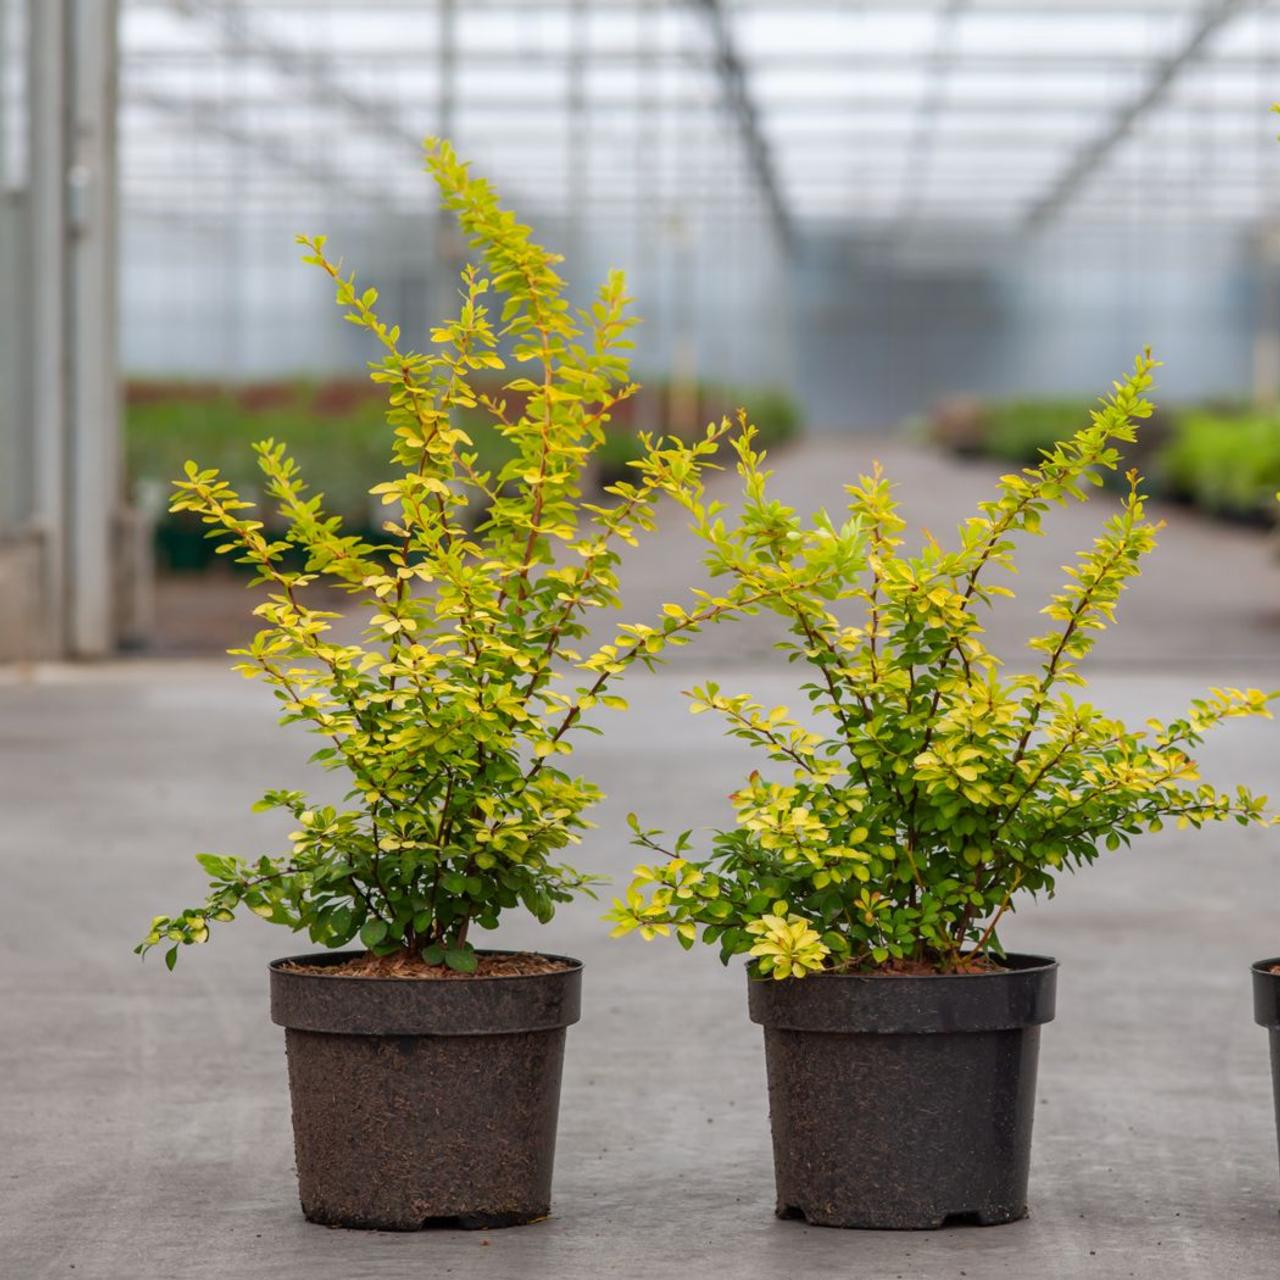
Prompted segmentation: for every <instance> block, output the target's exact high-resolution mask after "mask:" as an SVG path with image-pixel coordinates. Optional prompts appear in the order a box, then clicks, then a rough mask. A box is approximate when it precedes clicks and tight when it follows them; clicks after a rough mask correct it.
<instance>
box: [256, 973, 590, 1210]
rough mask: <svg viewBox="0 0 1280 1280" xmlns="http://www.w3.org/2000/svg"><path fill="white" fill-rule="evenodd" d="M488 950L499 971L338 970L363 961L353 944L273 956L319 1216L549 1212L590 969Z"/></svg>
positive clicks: (310, 1204) (298, 1132) (301, 1166)
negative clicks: (570, 1054)
mask: <svg viewBox="0 0 1280 1280" xmlns="http://www.w3.org/2000/svg"><path fill="white" fill-rule="evenodd" d="M486 959H488V960H490V961H491V962H492V963H490V964H489V965H488V966H487V967H489V968H490V969H491V970H493V969H496V970H498V971H499V972H490V973H486V974H480V973H478V974H477V975H474V976H472V977H470V978H469V979H467V980H447V981H439V980H431V979H422V980H411V979H404V978H395V977H387V976H385V975H384V976H373V977H370V976H351V975H348V976H343V977H338V976H334V975H333V974H332V973H329V972H326V970H332V969H334V968H335V967H337V966H341V965H344V964H346V963H349V962H351V961H353V960H355V961H362V960H363V957H361V956H354V955H352V954H351V953H346V954H342V953H339V954H336V955H335V954H329V955H324V954H322V955H309V956H298V957H293V958H291V959H288V960H281V961H276V962H275V963H274V964H273V965H272V966H271V1016H272V1020H273V1021H274V1022H276V1023H277V1024H279V1025H281V1026H283V1027H284V1028H285V1047H286V1051H287V1054H288V1060H289V1090H290V1095H291V1099H292V1105H293V1129H294V1147H295V1153H296V1157H297V1167H298V1189H299V1193H300V1196H301V1200H302V1209H303V1213H304V1214H305V1215H306V1217H307V1218H308V1219H310V1220H311V1221H312V1222H319V1223H323V1224H325V1225H327V1226H343V1227H358V1228H369V1229H375V1230H385V1231H413V1230H420V1229H422V1228H424V1227H433V1226H444V1227H462V1228H476V1229H483V1228H492V1227H504V1226H515V1225H518V1224H520V1223H525V1222H532V1221H535V1220H536V1219H538V1218H543V1217H546V1215H547V1214H548V1213H549V1212H550V1207H551V1176H552V1167H553V1162H554V1158H555V1138H556V1121H557V1116H558V1112H559V1103H560V1074H561V1065H562V1062H563V1057H564V1041H565V1031H566V1028H567V1027H569V1026H570V1025H572V1024H573V1023H574V1022H576V1021H577V1020H578V1014H579V1001H580V991H581V979H582V968H581V965H580V964H578V962H577V961H574V960H568V959H566V958H564V957H543V958H540V959H544V960H546V961H548V962H549V963H550V964H551V965H552V966H554V967H551V968H549V969H545V970H544V971H542V972H533V973H528V972H516V973H512V972H509V971H508V972H505V973H503V972H501V970H502V969H503V967H504V965H505V966H506V967H507V969H508V970H509V969H510V967H511V963H512V960H511V956H510V953H482V966H484V964H485V960H486ZM527 959H528V958H527V957H525V958H524V960H525V961H526V962H527ZM517 967H519V964H517Z"/></svg>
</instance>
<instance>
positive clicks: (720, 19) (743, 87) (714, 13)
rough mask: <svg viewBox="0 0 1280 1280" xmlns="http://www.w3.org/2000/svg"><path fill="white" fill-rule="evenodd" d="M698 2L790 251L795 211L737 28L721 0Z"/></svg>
mask: <svg viewBox="0 0 1280 1280" xmlns="http://www.w3.org/2000/svg"><path fill="white" fill-rule="evenodd" d="M695 3H696V4H697V7H698V8H700V9H701V10H702V12H703V13H704V14H705V15H706V18H707V22H708V24H709V26H710V28H711V38H712V41H713V43H714V46H715V62H716V68H717V70H718V71H719V73H720V80H721V84H722V86H723V88H724V96H725V100H726V102H727V104H728V106H729V109H730V110H731V111H732V113H733V115H734V117H735V118H736V120H737V123H738V130H739V132H740V133H741V135H742V142H743V146H744V147H745V148H746V152H747V157H748V160H749V162H750V165H751V168H752V171H753V172H754V173H755V176H756V182H757V183H758V184H759V186H760V192H761V195H763V196H764V199H765V203H766V205H767V206H768V209H769V214H770V217H771V219H772V221H773V226H774V229H775V231H776V232H777V235H778V240H779V242H780V243H781V245H782V247H783V249H784V250H787V251H790V250H791V249H792V248H794V246H795V231H794V228H793V226H792V221H791V213H790V211H789V210H788V208H787V202H786V199H785V198H784V197H783V194H782V188H781V187H780V185H779V183H778V177H777V174H776V172H775V171H774V164H773V153H772V151H771V150H770V148H769V142H768V139H767V138H766V137H765V135H764V131H763V130H762V129H761V127H760V119H759V116H758V114H757V112H756V105H755V102H754V101H753V100H752V97H751V90H750V88H749V87H748V85H747V73H746V70H745V68H744V67H743V65H742V59H741V58H740V57H739V56H738V50H737V46H736V44H735V41H734V38H733V32H732V31H731V30H730V29H729V19H728V17H727V16H726V14H725V10H724V6H723V4H721V2H720V0H695Z"/></svg>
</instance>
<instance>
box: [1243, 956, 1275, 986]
mask: <svg viewBox="0 0 1280 1280" xmlns="http://www.w3.org/2000/svg"><path fill="white" fill-rule="evenodd" d="M1278 967H1280V956H1272V957H1271V958H1270V959H1269V960H1255V961H1254V962H1253V963H1252V964H1251V965H1250V966H1249V968H1250V969H1251V970H1252V971H1253V972H1254V973H1256V974H1258V975H1259V977H1263V978H1274V979H1275V980H1276V981H1277V982H1280V973H1272V972H1271V971H1272V969H1275V968H1278Z"/></svg>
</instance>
